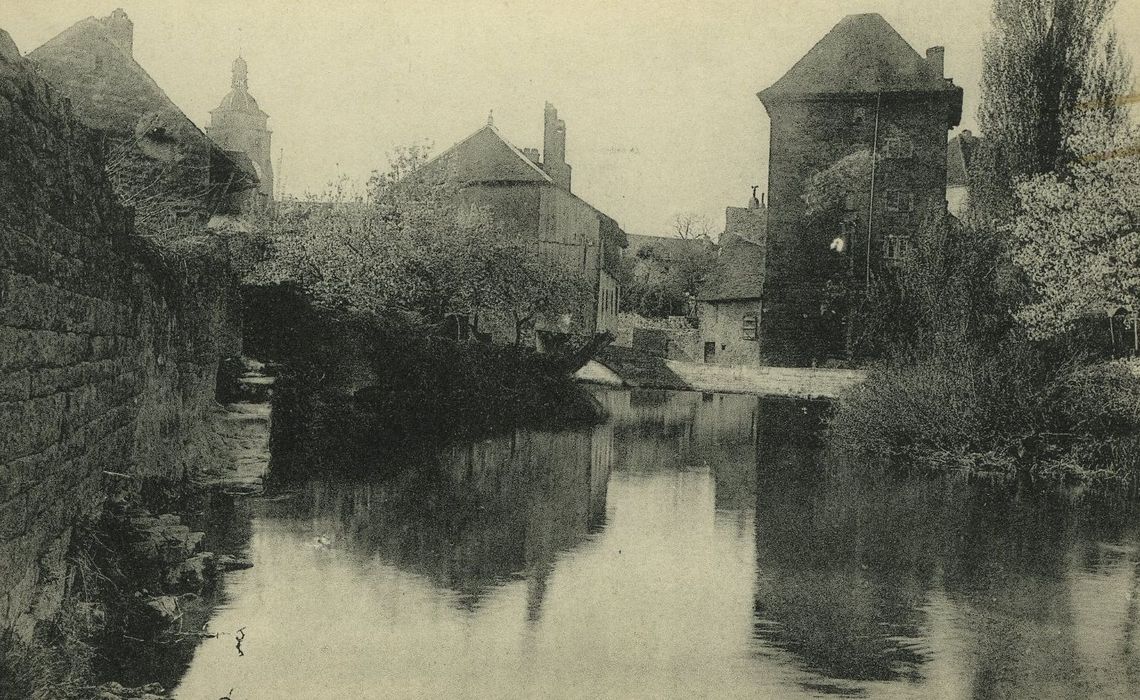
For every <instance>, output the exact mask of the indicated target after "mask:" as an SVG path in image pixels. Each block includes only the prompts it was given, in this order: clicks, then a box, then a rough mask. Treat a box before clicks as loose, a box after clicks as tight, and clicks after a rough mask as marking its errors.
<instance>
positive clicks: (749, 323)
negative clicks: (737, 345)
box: [742, 314, 760, 340]
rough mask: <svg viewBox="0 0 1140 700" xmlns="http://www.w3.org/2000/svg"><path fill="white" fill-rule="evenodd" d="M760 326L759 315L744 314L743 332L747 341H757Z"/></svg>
mask: <svg viewBox="0 0 1140 700" xmlns="http://www.w3.org/2000/svg"><path fill="white" fill-rule="evenodd" d="M759 326H760V317H759V316H758V315H757V314H744V322H743V324H742V331H743V336H744V339H745V340H756V338H757V332H758V329H759Z"/></svg>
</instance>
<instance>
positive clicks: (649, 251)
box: [618, 214, 716, 318]
mask: <svg viewBox="0 0 1140 700" xmlns="http://www.w3.org/2000/svg"><path fill="white" fill-rule="evenodd" d="M671 233H672V237H671V238H662V240H661V242H660V243H657V244H649V245H645V246H643V247H642V248H641V249H640V250H638V251H637V253H636V255H633V256H629V257H626V258H624V259H623V260H622V269H621V277H620V279H619V280H618V281H619V283H620V284H621V310H622V311H624V312H627V313H636V314H639V315H641V316H644V317H646V318H664V317H667V316H685V315H688V314H690V313H692V305H693V301H694V300H695V299H696V298H697V295H698V294H699V293H700V291H701V288H702V287H703V286H704V284H705V281H706V280H707V279H708V277H709V275H710V274H711V273H712V271H713V268H714V267H715V265H716V245H715V244H714V242H713V238H714V236H713V229H712V226H711V224H710V223H709V222H708V221H707V220H706V219H703V218H701V217H699V216H696V215H693V214H678V215H677V216H676V217H674V220H673V230H672V231H671Z"/></svg>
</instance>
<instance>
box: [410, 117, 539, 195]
mask: <svg viewBox="0 0 1140 700" xmlns="http://www.w3.org/2000/svg"><path fill="white" fill-rule="evenodd" d="M435 169H446V171H447V175H448V176H449V177H452V178H454V179H455V180H457V181H458V182H462V183H473V182H545V183H550V184H554V180H552V179H551V177H550V176H549V175H547V174H546V173H545V172H544V171H543V170H542V168H540V167H539V166H538V164H537V163H535V162H534V161H532V160H531V159H530V158H527V157H526V155H524V154H523V152H522V151H520V150H519V149H517V148H515V147H514V145H512V144H511V143H510V142H509V141H507V140H506V139H505V138H504V137H503V135H502V134H500V133H499V130H498V129H496V128H495V127H494V126H493V125H491V124H487V125H486V126H484V127H482V128H481V129H479V130H478V131H476V132H475V133H473V134H471V135H470V136H468V137H467V138H465V139H463V140H462V141H460V142H459V143H457V144H455V145H454V146H452V147H451V148H449V149H447V150H446V151H444V152H443V153H440V154H439V155H438V156H436V157H435V158H432V159H431V160H430V161H428V162H427V163H425V164H424V166H423V170H425V171H429V172H430V171H431V170H435Z"/></svg>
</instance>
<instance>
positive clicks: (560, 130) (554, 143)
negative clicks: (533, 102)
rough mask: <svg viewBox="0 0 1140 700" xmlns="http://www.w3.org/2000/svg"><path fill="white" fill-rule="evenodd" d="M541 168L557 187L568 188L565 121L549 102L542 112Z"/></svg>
mask: <svg viewBox="0 0 1140 700" xmlns="http://www.w3.org/2000/svg"><path fill="white" fill-rule="evenodd" d="M542 126H543V129H542V169H543V170H544V171H546V174H547V175H549V176H550V179H551V180H554V184H556V185H558V186H559V187H564V188H566V190H569V189H570V171H571V168H570V166H569V165H567V163H566V122H564V121H562V120H561V119H559V118H558V110H557V109H555V108H554V105H552V104H550V103H549V102H547V103H546V110H545V112H544V114H543V124H542Z"/></svg>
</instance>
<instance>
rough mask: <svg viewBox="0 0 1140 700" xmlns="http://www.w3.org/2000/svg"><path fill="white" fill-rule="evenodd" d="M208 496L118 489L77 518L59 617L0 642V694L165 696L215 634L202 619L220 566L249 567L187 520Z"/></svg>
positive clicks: (108, 699)
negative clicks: (91, 513) (97, 510)
mask: <svg viewBox="0 0 1140 700" xmlns="http://www.w3.org/2000/svg"><path fill="white" fill-rule="evenodd" d="M149 490H150V491H151V492H152V493H153V494H159V493H182V492H184V489H183V488H182V487H181V486H175V487H170V486H166V487H164V488H162V489H154V488H151V489H149ZM209 498H211V496H209V495H207V494H201V493H199V494H193V495H191V496H182V497H178V498H169V497H166V496H156V495H150V496H147V497H144V496H142V495H140V494H138V493H134V494H132V495H122V494H120V495H117V496H114V497H112V498H110V499H109V500H108V502H107V504H106V507H105V508H104V510H103V513H102V515H101V516H100V517H99V519H98V520H95V521H92V522H87V523H82V524H79V525H77V526H76V531H75V534H74V536H73V538H72V543H71V547H70V549H69V551H68V553H67V562H68V571H67V583H66V586H65V587H64V589H63V600H62V602H61V605H60V613H59V615H57V616H56V617H54V618H53V619H52V620H50V621H44V622H41V623H40V624H39V625H38V626H37V628H36V630H35V633H34V634H33V635H32V638H31V640H30V641H28V642H18V641H16V640H15V638H14V637H10V638H6V639H4V640H0V652H2V653H0V697H4V698H9V697H10V698H52V699H53V700H56V699H62V700H87V699H88V698H91V699H95V698H97V699H98V700H132V699H140V700H141V699H151V698H165V697H167V693H166V691H165V689H164V687H163V684H166V685H167V686H170V685H173V684H174V683H175V682H176V681H177V679H178V674H179V673H180V672H181V669H183V668H185V666H186V664H187V663H188V662H189V660H190V657H191V655H192V653H193V650H194V648H195V647H196V646H197V644H198V643H199V642H200V641H201V640H202V639H203V638H205V637H212V636H217V634H216V633H214V632H210V631H207V627H206V621H207V619H208V617H209V615H210V613H211V612H212V610H213V607H214V599H215V593H216V591H217V586H218V583H219V581H220V576H221V574H222V573H223V572H225V571H232V570H237V569H244V568H249V567H250V566H251V564H250V563H249V562H248V561H246V560H244V559H242V558H241V557H239V556H234V555H233V554H229V553H215V552H212V551H209V550H208V549H206V547H205V546H204V543H206V542H208V540H209V538H208V537H207V534H206V533H204V532H203V531H201V530H198V529H197V528H195V527H192V526H191V525H190V524H187V522H193V521H195V520H199V519H200V509H201V507H202V504H203V502H204V499H205V500H208V499H209ZM222 498H225V497H224V495H223V496H222ZM144 503H146V504H149V505H150V506H151V508H148V507H146V506H145V505H144ZM152 508H153V510H152ZM211 510H212V511H217V510H218V508H217V504H214V506H213V507H212V509H211Z"/></svg>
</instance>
